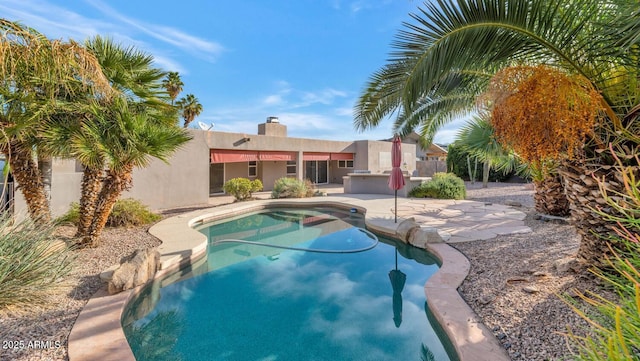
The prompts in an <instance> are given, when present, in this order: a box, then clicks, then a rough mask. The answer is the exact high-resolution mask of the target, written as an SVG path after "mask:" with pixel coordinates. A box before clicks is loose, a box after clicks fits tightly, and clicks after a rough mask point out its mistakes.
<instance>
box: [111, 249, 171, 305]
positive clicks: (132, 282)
mask: <svg viewBox="0 0 640 361" xmlns="http://www.w3.org/2000/svg"><path fill="white" fill-rule="evenodd" d="M159 264H160V253H158V251H157V250H156V249H155V248H149V249H144V250H143V249H139V250H136V251H135V252H134V253H133V255H132V256H131V257H128V258H125V259H123V260H122V261H121V263H120V265H119V266H117V267H114V268H115V269H113V272H112V273H111V270H112V269H109V270H107V271H105V272H103V273H102V274H101V275H100V277H101V278H102V279H103V280H105V281H107V290H108V291H109V294H115V293H119V292H122V291H125V290H128V289H132V288H134V287H138V286H140V285H143V284H145V283H147V282H148V281H150V280H152V279H153V277H154V275H155V273H156V271H157V270H158V266H159ZM109 273H111V274H109Z"/></svg>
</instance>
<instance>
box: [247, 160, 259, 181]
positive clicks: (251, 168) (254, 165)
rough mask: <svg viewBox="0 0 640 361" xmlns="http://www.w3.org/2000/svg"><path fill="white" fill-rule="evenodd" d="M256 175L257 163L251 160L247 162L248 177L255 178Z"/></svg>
mask: <svg viewBox="0 0 640 361" xmlns="http://www.w3.org/2000/svg"><path fill="white" fill-rule="evenodd" d="M257 175H258V161H256V160H252V161H250V162H249V177H256V176H257Z"/></svg>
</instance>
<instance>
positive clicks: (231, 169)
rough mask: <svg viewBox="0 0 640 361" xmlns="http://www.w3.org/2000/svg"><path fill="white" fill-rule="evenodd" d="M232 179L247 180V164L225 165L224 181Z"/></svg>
mask: <svg viewBox="0 0 640 361" xmlns="http://www.w3.org/2000/svg"><path fill="white" fill-rule="evenodd" d="M233 178H249V163H247V162H238V163H226V164H225V165H224V181H225V183H226V182H227V181H228V180H229V179H233Z"/></svg>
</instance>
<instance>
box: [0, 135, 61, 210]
mask: <svg viewBox="0 0 640 361" xmlns="http://www.w3.org/2000/svg"><path fill="white" fill-rule="evenodd" d="M9 147H10V149H11V152H10V155H9V154H6V157H7V159H8V160H9V165H10V166H11V173H12V174H13V177H14V179H15V180H16V182H17V183H18V185H19V186H20V191H21V192H22V195H23V196H24V199H25V202H26V203H27V208H28V210H29V216H30V217H31V219H33V220H34V221H37V222H50V221H51V212H50V210H49V201H48V200H47V196H46V194H45V191H44V184H43V182H42V177H41V175H40V171H39V170H38V166H37V164H36V162H35V161H34V159H33V157H32V153H31V151H30V150H29V149H25V148H24V146H23V145H22V144H20V143H18V142H16V141H12V142H11V143H10V144H9Z"/></svg>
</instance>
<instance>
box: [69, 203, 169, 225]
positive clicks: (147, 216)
mask: <svg viewBox="0 0 640 361" xmlns="http://www.w3.org/2000/svg"><path fill="white" fill-rule="evenodd" d="M79 218H80V205H79V204H78V203H76V202H74V203H71V207H70V208H69V211H68V212H67V213H65V214H64V215H63V216H61V217H59V218H58V219H57V222H58V223H72V224H78V220H79ZM160 218H162V216H160V215H159V214H157V213H153V212H151V211H150V210H149V208H148V207H147V206H145V205H144V204H142V202H140V201H139V200H136V199H133V198H125V199H119V200H118V201H117V202H116V204H115V205H114V206H113V210H112V211H111V213H110V214H109V218H108V219H107V226H109V227H128V226H141V225H144V224H149V223H153V222H156V221H158V220H160Z"/></svg>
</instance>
